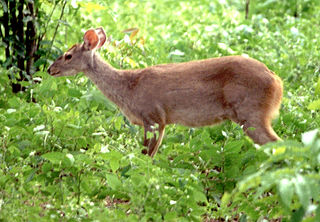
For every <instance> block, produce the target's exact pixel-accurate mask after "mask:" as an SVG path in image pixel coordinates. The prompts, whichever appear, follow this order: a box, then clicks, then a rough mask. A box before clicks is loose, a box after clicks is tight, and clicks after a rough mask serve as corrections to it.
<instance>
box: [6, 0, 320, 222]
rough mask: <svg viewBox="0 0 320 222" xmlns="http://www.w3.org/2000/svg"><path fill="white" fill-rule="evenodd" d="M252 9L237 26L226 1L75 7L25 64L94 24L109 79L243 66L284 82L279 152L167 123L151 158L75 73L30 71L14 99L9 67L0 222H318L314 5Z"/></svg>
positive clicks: (235, 5) (230, 135) (224, 133)
mask: <svg viewBox="0 0 320 222" xmlns="http://www.w3.org/2000/svg"><path fill="white" fill-rule="evenodd" d="M57 2H58V1H57ZM59 2H60V1H59ZM250 2H251V3H250V8H249V10H250V11H249V19H248V20H245V12H244V3H243V2H241V1H234V0H232V1H209V0H208V1H207V0H202V1H169V0H166V1H136V0H134V1H126V0H119V1H93V2H87V1H71V2H69V3H68V4H67V5H66V11H65V15H64V17H63V21H58V19H59V13H57V12H55V13H54V14H53V19H52V21H49V23H48V25H47V28H46V31H45V33H46V36H47V40H49V41H42V43H41V44H42V45H41V47H40V50H39V52H38V53H39V54H40V59H39V60H38V61H40V62H38V63H37V64H35V65H36V66H37V67H39V70H43V69H44V68H45V61H51V60H54V59H55V58H56V57H57V56H58V55H59V54H61V53H62V51H64V50H66V49H67V48H68V47H70V46H71V45H72V44H74V43H76V42H81V41H82V35H83V32H84V31H85V30H86V29H87V28H90V27H99V26H102V27H104V28H105V30H106V31H107V35H108V36H109V41H108V43H109V44H107V45H106V46H105V47H104V48H103V49H101V50H100V54H101V55H102V56H103V57H104V58H105V59H106V60H108V61H109V62H110V64H112V65H113V66H115V67H116V68H122V69H127V68H143V67H146V66H150V65H154V64H159V63H169V62H181V61H189V60H194V59H204V58H209V57H216V56H223V55H230V54H244V55H249V56H250V57H253V58H256V59H258V60H260V61H262V62H264V63H265V64H266V65H267V66H268V67H270V69H272V70H273V71H275V72H276V73H277V74H278V75H279V76H280V77H282V79H283V80H284V86H285V90H284V98H283V106H282V109H281V112H280V115H279V117H278V118H277V119H276V120H275V121H274V124H273V125H274V128H275V131H276V132H277V133H278V134H279V136H280V137H281V138H283V139H284V141H283V142H278V143H274V144H268V145H265V146H262V147H258V146H256V145H254V144H252V142H251V140H250V139H249V138H248V137H246V136H245V135H244V134H243V131H242V129H241V127H240V126H238V125H236V124H234V123H231V122H226V123H224V124H221V125H218V126H214V127H205V128H200V129H193V128H190V129H189V128H186V127H182V126H167V128H166V136H165V138H164V140H163V145H162V146H161V147H160V150H159V153H158V154H157V155H156V157H155V158H154V159H151V158H149V157H148V156H144V155H142V154H141V149H142V145H141V140H142V135H143V134H142V131H141V129H140V128H139V127H136V126H133V125H131V124H130V123H129V122H128V121H127V119H126V118H125V117H124V116H123V115H122V114H121V113H120V112H119V110H118V109H117V108H116V106H115V105H113V104H112V103H111V102H110V101H108V100H107V99H106V98H105V97H104V96H103V95H102V94H101V93H100V92H99V91H98V90H97V89H96V88H95V86H94V85H93V84H92V83H91V82H90V81H89V80H88V79H87V78H86V77H84V76H83V75H78V76H75V77H61V78H53V77H50V76H48V75H47V73H45V72H41V71H38V72H36V73H35V74H34V75H33V79H32V80H31V79H30V80H28V81H26V82H23V83H22V84H23V85H24V86H25V87H26V91H25V92H24V93H18V94H13V93H12V92H11V87H10V85H9V84H8V82H9V77H8V75H10V74H11V73H12V71H13V70H12V69H9V70H6V69H5V68H3V67H1V68H0V146H1V148H0V220H1V221H2V220H3V221H10V220H11V221H61V220H66V221H67V220H70V221H74V220H81V221H82V220H84V221H91V220H96V221H106V220H109V221H162V220H164V221H208V220H210V219H212V220H225V221H228V220H229V221H232V220H235V221H264V220H271V219H278V220H279V219H282V220H283V221H319V220H320V219H319V218H320V207H319V197H320V189H319V183H320V177H319V161H320V137H319V131H318V130H317V129H319V125H320V118H319V113H318V109H319V93H320V88H319V86H320V83H319V80H318V79H319V61H320V55H319V53H318V52H319V46H320V44H319V43H320V42H319V40H320V36H319V32H316V31H315V30H316V28H317V27H318V26H319V25H320V23H319V21H320V13H319V12H320V10H319V9H320V5H319V3H318V1H313V0H303V1H302V0H301V1H260V0H259V1H250ZM60 3H61V2H60ZM51 4H52V3H50V2H46V1H44V2H42V4H41V7H42V8H41V10H40V11H43V12H47V13H50V12H51V10H52V7H51V6H52V5H51ZM80 15H81V16H80ZM43 16H44V15H43ZM42 18H45V17H42ZM57 21H58V22H61V25H62V26H61V27H63V28H60V29H59V32H58V34H57V35H56V37H55V40H56V41H55V42H54V44H53V45H52V50H51V53H50V54H49V55H48V50H49V48H50V47H51V46H50V44H51V42H50V40H51V39H52V38H53V36H54V32H55V27H56V22H57ZM42 28H43V27H41V30H42ZM42 31H44V30H42ZM0 57H1V58H4V52H2V51H1V52H0ZM41 59H42V60H41ZM41 61H42V62H41Z"/></svg>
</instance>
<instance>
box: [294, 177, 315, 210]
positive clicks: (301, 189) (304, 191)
mask: <svg viewBox="0 0 320 222" xmlns="http://www.w3.org/2000/svg"><path fill="white" fill-rule="evenodd" d="M294 185H295V188H296V189H295V190H296V194H297V196H298V198H299V201H300V203H301V204H302V206H303V207H304V209H307V208H308V206H309V204H310V199H311V196H312V195H311V190H310V187H309V185H308V182H307V180H306V179H305V177H304V176H302V175H300V174H298V175H297V176H296V178H295V181H294Z"/></svg>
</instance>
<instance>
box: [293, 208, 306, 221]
mask: <svg viewBox="0 0 320 222" xmlns="http://www.w3.org/2000/svg"><path fill="white" fill-rule="evenodd" d="M304 214H305V209H304V208H303V207H300V208H299V209H298V210H296V211H295V212H293V213H292V214H291V222H301V221H302V219H303V217H304Z"/></svg>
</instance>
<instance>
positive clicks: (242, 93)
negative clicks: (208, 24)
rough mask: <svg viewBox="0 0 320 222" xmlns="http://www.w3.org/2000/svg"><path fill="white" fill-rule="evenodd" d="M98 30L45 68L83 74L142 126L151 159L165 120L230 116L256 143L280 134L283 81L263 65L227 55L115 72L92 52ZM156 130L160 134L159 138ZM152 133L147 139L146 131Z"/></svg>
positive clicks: (192, 122)
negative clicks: (275, 125)
mask: <svg viewBox="0 0 320 222" xmlns="http://www.w3.org/2000/svg"><path fill="white" fill-rule="evenodd" d="M105 41H106V34H105V32H104V30H103V29H102V28H98V29H90V30H88V31H87V32H86V33H85V34H84V42H83V43H82V44H76V45H74V46H72V47H71V48H70V49H69V50H68V51H67V52H66V53H64V55H62V56H61V57H59V58H58V59H57V60H56V61H55V62H54V63H53V64H52V65H51V66H50V67H49V69H48V73H49V74H50V75H52V76H68V75H75V74H77V73H78V72H83V73H84V74H85V75H86V76H88V77H89V78H90V79H91V80H92V81H93V82H94V83H95V84H96V85H97V86H98V88H99V89H100V90H101V91H102V93H103V94H104V95H105V96H106V97H108V98H109V99H110V100H111V101H112V102H114V103H115V104H116V105H118V107H119V108H120V110H121V111H122V112H123V114H124V115H125V116H126V117H127V118H128V119H129V120H130V122H131V123H133V124H137V125H140V126H143V127H144V146H147V147H148V150H147V151H146V152H147V153H148V154H149V155H150V156H151V157H153V156H154V155H155V154H156V153H157V151H158V148H159V146H160V144H161V141H162V138H163V135H164V129H165V126H166V125H167V124H174V123H176V124H182V125H185V126H190V127H201V126H207V125H213V124H216V123H219V122H221V121H223V120H226V119H229V120H232V121H234V122H236V123H238V124H240V125H241V126H243V129H244V131H245V132H246V134H247V135H248V136H249V137H251V139H252V140H253V141H254V142H255V143H257V144H265V143H267V142H270V141H276V140H279V139H280V138H279V137H278V136H277V134H276V133H275V132H274V131H273V129H272V126H271V120H272V118H273V117H274V116H275V115H276V114H277V113H278V112H279V108H280V103H281V99H282V81H281V79H280V78H279V77H278V76H276V75H275V74H274V73H273V72H272V71H270V70H269V69H268V68H267V67H266V66H265V65H264V64H263V63H261V62H259V61H257V60H254V59H251V58H245V57H242V56H225V57H221V58H212V59H205V60H199V61H191V62H185V63H178V64H164V65H156V66H151V67H148V68H144V69H136V70H118V69H115V68H113V67H111V66H110V65H109V64H107V63H106V62H104V61H103V60H102V59H101V58H99V56H98V55H97V54H96V52H95V50H96V49H99V48H101V47H102V46H103V44H104V43H105ZM156 130H158V132H159V135H158V138H157V135H156ZM148 132H151V133H153V137H152V138H151V139H148V138H147V133H148Z"/></svg>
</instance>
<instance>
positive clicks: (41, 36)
mask: <svg viewBox="0 0 320 222" xmlns="http://www.w3.org/2000/svg"><path fill="white" fill-rule="evenodd" d="M57 5H58V2H57V1H54V6H53V8H52V10H51V12H50V14H49V17H48V20H47V21H48V22H46V26H45V27H44V31H43V33H42V35H40V36H39V42H40V41H41V40H42V39H43V37H44V36H45V34H46V33H47V28H48V25H49V23H50V20H51V18H52V15H53V12H54V11H55V10H56V7H57Z"/></svg>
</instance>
